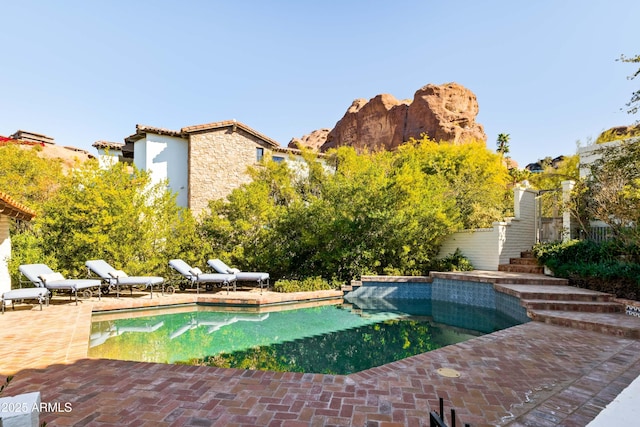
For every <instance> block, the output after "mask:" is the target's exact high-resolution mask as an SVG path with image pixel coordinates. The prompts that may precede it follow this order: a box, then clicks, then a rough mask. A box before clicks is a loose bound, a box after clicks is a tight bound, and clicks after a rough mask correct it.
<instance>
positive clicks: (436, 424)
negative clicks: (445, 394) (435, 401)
mask: <svg viewBox="0 0 640 427" xmlns="http://www.w3.org/2000/svg"><path fill="white" fill-rule="evenodd" d="M429 427H456V410H455V409H453V408H451V426H448V425H447V424H446V423H445V421H444V399H443V398H442V397H441V398H440V413H438V412H437V411H431V412H429ZM464 427H471V425H470V424H465V425H464Z"/></svg>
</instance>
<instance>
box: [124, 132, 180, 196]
mask: <svg viewBox="0 0 640 427" xmlns="http://www.w3.org/2000/svg"><path fill="white" fill-rule="evenodd" d="M188 149H189V144H188V142H187V140H186V139H182V138H177V137H173V136H166V135H156V134H152V133H148V134H147V135H146V138H144V139H141V140H139V141H136V142H135V144H134V146H133V159H134V164H135V165H136V167H137V168H138V169H142V170H148V171H149V172H150V173H151V179H152V182H153V183H154V184H155V183H158V182H160V181H162V180H164V179H168V180H169V189H170V190H171V191H173V192H174V193H177V194H178V196H177V203H178V205H179V206H184V207H188V206H189V185H188V184H189V163H188V155H189V150H188Z"/></svg>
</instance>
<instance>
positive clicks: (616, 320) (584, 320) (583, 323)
mask: <svg viewBox="0 0 640 427" xmlns="http://www.w3.org/2000/svg"><path fill="white" fill-rule="evenodd" d="M528 315H529V317H530V318H531V319H533V320H535V321H538V322H544V323H548V324H552V325H558V326H566V327H571V328H576V329H582V330H587V331H594V332H600V333H603V334H607V335H614V336H618V337H625V338H632V339H638V338H640V318H638V317H636V316H628V315H626V314H624V313H583V312H577V311H555V310H551V311H550V310H529V311H528Z"/></svg>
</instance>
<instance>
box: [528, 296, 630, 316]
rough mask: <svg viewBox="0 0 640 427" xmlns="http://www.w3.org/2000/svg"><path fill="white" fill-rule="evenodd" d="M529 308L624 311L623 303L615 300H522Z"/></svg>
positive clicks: (598, 311) (602, 311) (603, 311)
mask: <svg viewBox="0 0 640 427" xmlns="http://www.w3.org/2000/svg"><path fill="white" fill-rule="evenodd" d="M520 303H521V304H522V305H523V306H524V307H526V308H527V310H544V311H550V310H555V311H580V312H590V313H623V312H624V311H625V307H624V305H623V304H620V303H617V302H614V301H567V300H548V299H537V300H527V299H523V300H520Z"/></svg>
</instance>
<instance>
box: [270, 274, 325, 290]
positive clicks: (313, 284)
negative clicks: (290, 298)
mask: <svg viewBox="0 0 640 427" xmlns="http://www.w3.org/2000/svg"><path fill="white" fill-rule="evenodd" d="M337 287H338V286H337V285H336V284H330V283H329V282H327V281H326V280H325V279H323V278H322V277H308V278H306V279H302V280H295V279H280V280H278V281H277V282H276V283H275V284H274V285H273V290H274V291H275V292H310V291H328V290H332V289H336V288H337Z"/></svg>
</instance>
